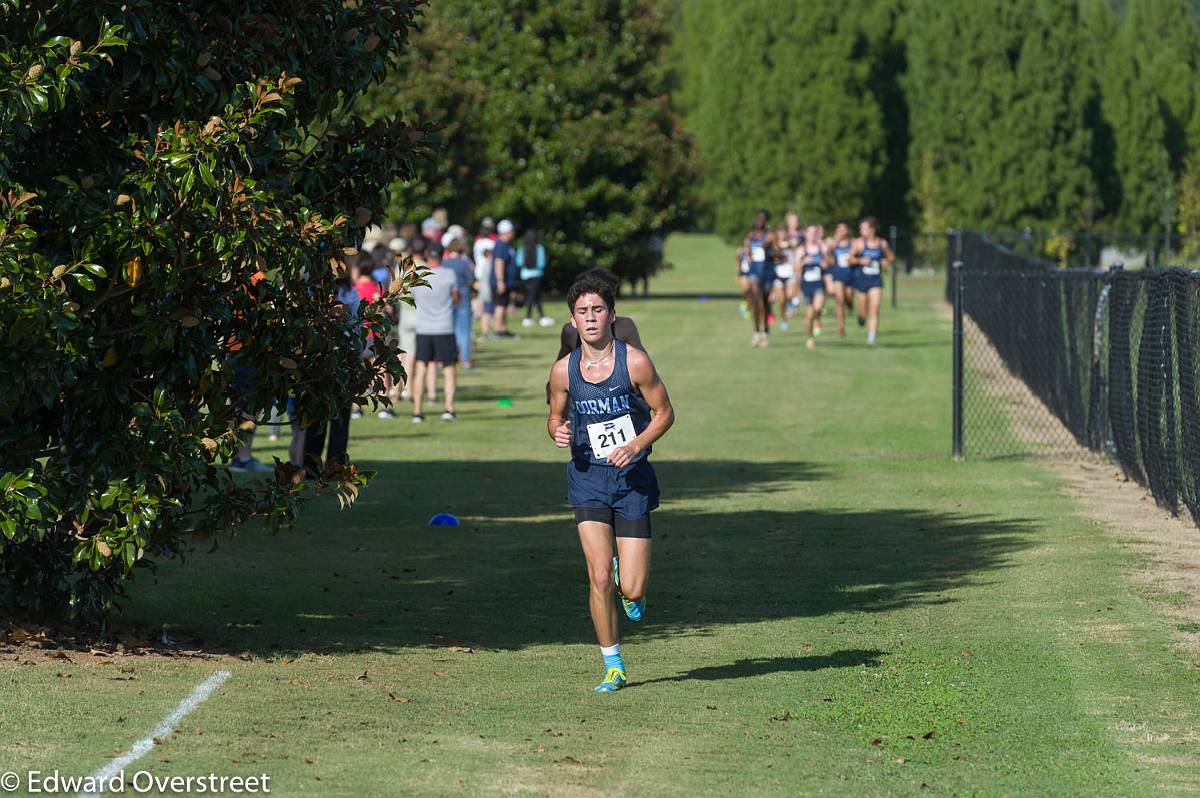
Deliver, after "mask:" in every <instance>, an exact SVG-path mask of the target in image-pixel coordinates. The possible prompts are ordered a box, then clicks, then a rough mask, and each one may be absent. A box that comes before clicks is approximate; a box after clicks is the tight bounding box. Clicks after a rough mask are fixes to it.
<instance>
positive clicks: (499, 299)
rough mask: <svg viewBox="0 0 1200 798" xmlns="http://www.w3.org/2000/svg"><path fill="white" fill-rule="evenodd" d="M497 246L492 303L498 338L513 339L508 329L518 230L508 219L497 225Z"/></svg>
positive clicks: (494, 259)
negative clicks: (514, 248) (514, 240)
mask: <svg viewBox="0 0 1200 798" xmlns="http://www.w3.org/2000/svg"><path fill="white" fill-rule="evenodd" d="M496 235H497V239H496V246H495V247H493V248H492V302H493V303H494V304H495V306H496V315H495V319H496V329H495V335H496V337H498V338H512V337H513V334H512V333H511V332H509V329H508V308H509V305H511V304H512V302H513V294H514V290H515V289H516V287H517V286H516V283H517V275H518V271H517V253H516V252H514V251H513V248H512V240H513V237H514V236H515V235H516V228H515V227H514V226H513V223H512V222H510V221H509V220H508V219H501V220H500V224H498V225H496Z"/></svg>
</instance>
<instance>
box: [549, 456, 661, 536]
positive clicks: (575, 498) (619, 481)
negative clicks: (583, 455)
mask: <svg viewBox="0 0 1200 798" xmlns="http://www.w3.org/2000/svg"><path fill="white" fill-rule="evenodd" d="M567 503H568V504H570V505H571V506H572V507H574V508H575V509H577V510H578V509H582V508H590V509H595V510H612V511H613V512H615V513H616V514H617V515H619V516H621V517H622V518H624V519H625V520H627V521H636V520H638V519H639V518H644V517H646V516H647V515H649V514H650V511H651V510H653V509H654V508H656V507H658V477H657V476H656V475H655V473H654V467H653V466H651V465H650V462H649V461H648V460H639V461H637V462H636V463H633V464H632V465H627V466H625V467H624V468H617V467H616V466H610V465H596V464H595V463H589V462H587V461H583V460H571V462H569V463H567Z"/></svg>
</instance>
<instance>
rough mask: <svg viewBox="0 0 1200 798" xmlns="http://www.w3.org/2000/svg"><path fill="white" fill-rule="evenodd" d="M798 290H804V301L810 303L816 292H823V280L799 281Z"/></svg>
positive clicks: (815, 296)
mask: <svg viewBox="0 0 1200 798" xmlns="http://www.w3.org/2000/svg"><path fill="white" fill-rule="evenodd" d="M800 290H801V291H803V292H804V301H805V302H807V303H808V304H810V305H811V304H812V303H813V300H814V299H816V298H817V294H824V293H825V282H824V281H821V282H816V283H807V282H806V283H800Z"/></svg>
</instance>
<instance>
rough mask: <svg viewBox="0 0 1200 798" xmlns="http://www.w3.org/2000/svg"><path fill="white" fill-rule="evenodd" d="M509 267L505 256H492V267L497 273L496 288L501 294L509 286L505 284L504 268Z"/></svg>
mask: <svg viewBox="0 0 1200 798" xmlns="http://www.w3.org/2000/svg"><path fill="white" fill-rule="evenodd" d="M506 268H507V264H506V263H505V260H504V258H492V269H493V270H494V272H495V275H496V290H497V291H498V292H500V293H501V294H503V293H504V289H505V288H507V286H506V285H505V284H504V270H505V269H506Z"/></svg>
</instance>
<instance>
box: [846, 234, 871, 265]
mask: <svg viewBox="0 0 1200 798" xmlns="http://www.w3.org/2000/svg"><path fill="white" fill-rule="evenodd" d="M864 246H866V242H864V241H863V240H862V239H861V238H856V239H854V240H853V241H851V242H850V262H851V263H853V264H854V265H856V266H863V265H865V264H866V261H867V259H866V258H864V257H862V256H861V253H862V251H863V247H864Z"/></svg>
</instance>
